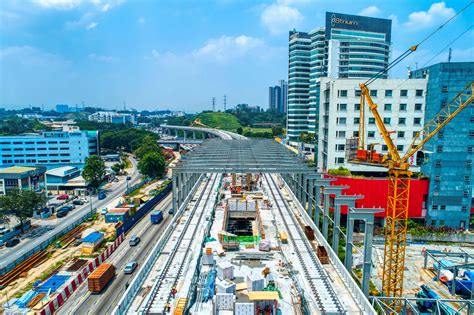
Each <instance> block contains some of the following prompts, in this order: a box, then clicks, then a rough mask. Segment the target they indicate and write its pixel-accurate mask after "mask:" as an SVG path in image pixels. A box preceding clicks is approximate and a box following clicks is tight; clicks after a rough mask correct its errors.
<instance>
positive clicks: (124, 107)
mask: <svg viewBox="0 0 474 315" xmlns="http://www.w3.org/2000/svg"><path fill="white" fill-rule="evenodd" d="M123 110H127V105H126V104H125V102H123Z"/></svg>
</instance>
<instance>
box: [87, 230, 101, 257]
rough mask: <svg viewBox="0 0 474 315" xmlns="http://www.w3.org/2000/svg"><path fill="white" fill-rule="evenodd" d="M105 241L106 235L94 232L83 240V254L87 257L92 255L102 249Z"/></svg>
mask: <svg viewBox="0 0 474 315" xmlns="http://www.w3.org/2000/svg"><path fill="white" fill-rule="evenodd" d="M103 240H104V233H101V232H93V233H91V234H89V235H87V236H86V237H84V238H83V239H82V253H83V254H85V255H90V254H92V253H93V252H94V251H95V250H96V249H97V248H99V247H100V244H102V241H103Z"/></svg>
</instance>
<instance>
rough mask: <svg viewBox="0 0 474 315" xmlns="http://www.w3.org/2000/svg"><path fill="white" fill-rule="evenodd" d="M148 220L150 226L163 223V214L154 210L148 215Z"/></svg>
mask: <svg viewBox="0 0 474 315" xmlns="http://www.w3.org/2000/svg"><path fill="white" fill-rule="evenodd" d="M150 220H151V223H152V224H158V223H160V222H161V221H163V212H162V211H161V210H155V211H153V212H152V213H151V214H150Z"/></svg>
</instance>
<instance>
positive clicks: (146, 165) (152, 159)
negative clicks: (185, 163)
mask: <svg viewBox="0 0 474 315" xmlns="http://www.w3.org/2000/svg"><path fill="white" fill-rule="evenodd" d="M165 167H166V163H165V159H164V157H163V155H162V154H159V153H157V152H148V153H146V154H145V155H144V156H143V158H142V159H141V160H140V162H138V170H139V171H140V173H141V174H142V175H144V176H148V177H152V178H160V177H162V176H163V174H164V173H165Z"/></svg>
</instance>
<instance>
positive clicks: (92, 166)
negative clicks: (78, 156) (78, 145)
mask: <svg viewBox="0 0 474 315" xmlns="http://www.w3.org/2000/svg"><path fill="white" fill-rule="evenodd" d="M104 176H105V163H104V161H103V160H102V159H101V158H100V156H98V155H91V156H89V157H87V158H86V165H85V166H84V169H83V170H82V177H84V179H85V180H86V182H87V183H88V184H89V185H90V186H91V187H92V188H94V189H98V188H99V186H100V184H101V183H102V180H103V179H104Z"/></svg>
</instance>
